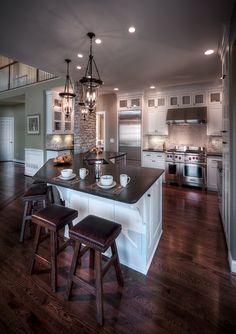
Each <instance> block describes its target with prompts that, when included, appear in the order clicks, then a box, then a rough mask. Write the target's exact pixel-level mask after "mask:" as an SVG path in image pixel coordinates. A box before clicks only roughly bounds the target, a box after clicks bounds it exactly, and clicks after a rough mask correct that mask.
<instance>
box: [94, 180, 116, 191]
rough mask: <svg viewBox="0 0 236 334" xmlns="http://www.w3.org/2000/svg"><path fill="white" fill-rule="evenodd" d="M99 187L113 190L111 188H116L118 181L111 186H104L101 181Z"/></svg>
mask: <svg viewBox="0 0 236 334" xmlns="http://www.w3.org/2000/svg"><path fill="white" fill-rule="evenodd" d="M97 185H98V187H100V188H102V189H111V188H113V187H115V185H116V181H113V182H112V184H110V185H109V186H104V185H103V184H101V182H100V181H98V183H97Z"/></svg>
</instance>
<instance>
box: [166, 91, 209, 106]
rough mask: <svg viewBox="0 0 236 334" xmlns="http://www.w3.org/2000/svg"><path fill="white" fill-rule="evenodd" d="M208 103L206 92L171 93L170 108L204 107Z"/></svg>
mask: <svg viewBox="0 0 236 334" xmlns="http://www.w3.org/2000/svg"><path fill="white" fill-rule="evenodd" d="M206 103H207V101H206V97H205V93H203V92H187V93H178V94H171V95H169V99H168V108H180V107H181V108H188V107H202V106H205V105H206Z"/></svg>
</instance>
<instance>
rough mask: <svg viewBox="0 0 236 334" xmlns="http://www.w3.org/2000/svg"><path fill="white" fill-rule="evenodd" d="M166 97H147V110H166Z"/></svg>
mask: <svg viewBox="0 0 236 334" xmlns="http://www.w3.org/2000/svg"><path fill="white" fill-rule="evenodd" d="M166 107H167V101H166V96H149V97H148V98H147V108H151V109H153V108H158V109H166Z"/></svg>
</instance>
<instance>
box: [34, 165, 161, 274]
mask: <svg viewBox="0 0 236 334" xmlns="http://www.w3.org/2000/svg"><path fill="white" fill-rule="evenodd" d="M80 163H81V164H82V161H80ZM81 164H80V165H79V166H78V161H76V162H74V165H73V170H74V171H75V172H76V170H78V168H79V167H81ZM86 167H87V168H88V166H86ZM89 168H90V173H89V176H88V178H86V180H83V181H79V182H78V183H77V184H73V183H69V182H68V184H67V183H66V182H65V181H63V182H60V181H58V179H57V178H55V177H53V175H58V174H59V173H60V169H59V168H58V167H55V166H53V164H51V165H50V160H49V161H48V162H47V163H46V164H45V165H44V166H43V167H42V168H41V169H40V170H39V172H38V173H37V174H36V175H35V178H36V179H38V180H44V181H46V182H48V183H51V184H53V185H56V186H57V188H58V190H59V192H60V194H61V197H62V198H63V199H64V200H65V205H66V206H68V207H70V208H73V209H76V210H78V218H77V219H75V220H74V221H73V224H76V223H78V222H79V221H80V220H81V219H83V218H84V217H86V216H87V215H89V214H92V215H97V216H100V217H103V218H106V219H109V220H112V221H114V222H117V223H120V224H121V225H122V232H121V234H120V235H119V237H118V238H117V248H118V252H119V257H120V262H121V263H122V264H124V265H126V266H128V267H130V268H132V269H134V270H137V271H138V272H140V273H143V274H146V273H147V271H148V268H149V266H150V264H151V262H152V258H153V255H154V253H155V251H156V249H157V246H158V243H159V240H160V237H161V234H162V173H163V171H162V170H157V169H152V168H142V167H134V166H118V165H113V164H107V165H104V166H103V168H104V171H103V172H104V174H105V173H106V174H112V175H113V177H114V180H115V181H116V182H118V180H119V175H120V174H121V173H124V172H126V173H127V174H128V175H130V176H131V182H130V184H129V185H128V186H127V188H124V189H122V190H121V191H118V192H115V193H113V190H112V189H111V190H109V191H108V190H105V191H104V190H103V189H99V188H98V187H97V188H94V183H95V179H94V175H93V171H94V166H90V167H89ZM51 169H53V171H51ZM144 177H145V178H144ZM91 185H93V188H92V187H91ZM95 187H96V185H95ZM107 255H109V254H107Z"/></svg>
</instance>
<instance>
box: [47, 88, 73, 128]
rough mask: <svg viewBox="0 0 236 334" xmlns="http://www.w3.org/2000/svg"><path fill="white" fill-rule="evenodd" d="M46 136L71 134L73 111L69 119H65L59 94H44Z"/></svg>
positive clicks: (49, 92)
mask: <svg viewBox="0 0 236 334" xmlns="http://www.w3.org/2000/svg"><path fill="white" fill-rule="evenodd" d="M46 115H47V134H73V131H74V124H73V119H74V110H73V108H72V112H71V114H70V116H69V117H65V114H64V112H63V106H62V100H61V98H60V96H59V93H57V92H54V91H47V92H46Z"/></svg>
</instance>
